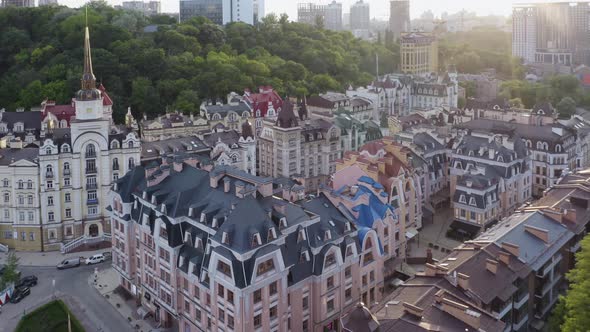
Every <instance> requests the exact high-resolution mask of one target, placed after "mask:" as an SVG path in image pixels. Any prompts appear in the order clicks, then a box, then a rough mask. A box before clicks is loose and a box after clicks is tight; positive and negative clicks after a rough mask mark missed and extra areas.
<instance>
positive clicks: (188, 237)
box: [182, 232, 191, 244]
mask: <svg viewBox="0 0 590 332" xmlns="http://www.w3.org/2000/svg"><path fill="white" fill-rule="evenodd" d="M190 241H191V233H189V232H186V233H184V240H183V241H182V242H184V243H189V244H190Z"/></svg>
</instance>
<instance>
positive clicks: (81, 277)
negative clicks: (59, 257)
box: [0, 261, 132, 332]
mask: <svg viewBox="0 0 590 332" xmlns="http://www.w3.org/2000/svg"><path fill="white" fill-rule="evenodd" d="M109 264H110V261H109V262H105V263H101V264H97V265H92V266H81V267H79V268H73V269H69V270H57V269H56V268H55V267H29V266H21V267H19V270H20V271H21V272H22V276H27V275H36V276H37V277H38V278H39V283H38V285H37V286H34V287H31V295H29V296H27V297H26V298H24V299H23V300H22V301H21V302H20V303H17V304H12V303H8V304H6V305H4V306H2V313H1V314H0V322H1V323H0V331H2V332H4V331H7V332H12V331H14V329H15V328H16V325H17V324H18V321H19V320H20V318H21V317H22V316H23V315H24V314H26V313H28V312H30V311H31V310H34V309H35V308H36V307H38V306H39V305H42V304H44V303H46V302H48V301H50V300H51V298H52V297H53V296H54V295H55V296H56V297H58V298H61V299H62V300H64V302H66V304H67V305H68V307H69V308H70V310H71V311H72V313H73V314H74V315H75V316H76V318H78V320H79V321H80V322H81V323H82V325H83V326H84V328H85V329H86V331H88V332H99V331H101V332H102V331H117V332H118V331H121V332H125V331H131V330H132V328H131V326H130V325H129V323H128V322H127V320H126V319H125V318H124V317H123V316H121V314H119V312H117V310H116V309H115V308H114V307H113V306H111V305H110V304H109V303H108V301H107V300H106V299H105V298H103V297H102V296H101V295H100V293H99V292H98V291H97V290H96V289H95V288H94V287H93V286H92V285H90V284H89V283H88V280H89V278H90V276H91V275H92V274H93V273H94V269H95V268H98V269H99V270H100V269H104V268H107V267H108V266H109ZM53 280H55V289H54V287H53Z"/></svg>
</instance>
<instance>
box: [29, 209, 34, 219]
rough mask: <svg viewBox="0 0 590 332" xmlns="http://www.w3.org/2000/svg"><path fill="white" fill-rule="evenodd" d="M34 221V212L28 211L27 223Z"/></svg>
mask: <svg viewBox="0 0 590 332" xmlns="http://www.w3.org/2000/svg"><path fill="white" fill-rule="evenodd" d="M33 220H35V212H33V211H29V221H33Z"/></svg>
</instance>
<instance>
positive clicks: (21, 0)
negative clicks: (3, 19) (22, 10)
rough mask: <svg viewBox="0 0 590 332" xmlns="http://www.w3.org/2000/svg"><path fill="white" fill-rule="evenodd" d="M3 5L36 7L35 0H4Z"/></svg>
mask: <svg viewBox="0 0 590 332" xmlns="http://www.w3.org/2000/svg"><path fill="white" fill-rule="evenodd" d="M2 7H35V0H2Z"/></svg>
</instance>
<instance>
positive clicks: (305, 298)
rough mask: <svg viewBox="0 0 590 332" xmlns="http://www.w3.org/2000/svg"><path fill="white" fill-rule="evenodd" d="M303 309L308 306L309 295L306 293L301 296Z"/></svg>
mask: <svg viewBox="0 0 590 332" xmlns="http://www.w3.org/2000/svg"><path fill="white" fill-rule="evenodd" d="M302 307H303V310H305V309H307V308H309V297H308V296H307V295H306V296H304V297H303V305H302Z"/></svg>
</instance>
